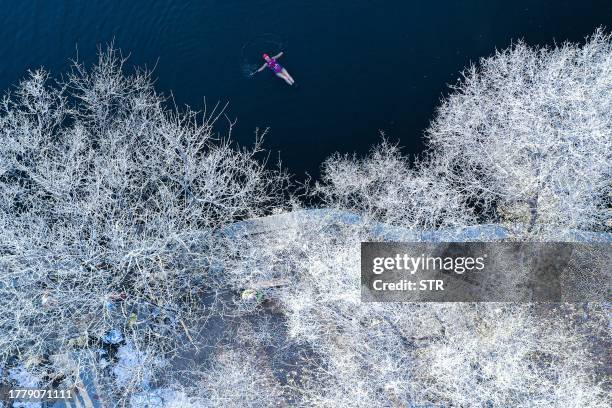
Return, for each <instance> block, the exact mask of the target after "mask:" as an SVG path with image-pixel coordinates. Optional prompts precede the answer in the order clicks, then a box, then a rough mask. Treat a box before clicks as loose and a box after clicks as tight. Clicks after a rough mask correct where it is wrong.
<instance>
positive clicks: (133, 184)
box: [0, 49, 285, 381]
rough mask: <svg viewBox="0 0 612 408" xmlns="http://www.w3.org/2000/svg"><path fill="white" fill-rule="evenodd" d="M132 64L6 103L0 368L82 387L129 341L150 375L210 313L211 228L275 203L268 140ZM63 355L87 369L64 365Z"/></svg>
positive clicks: (35, 79)
mask: <svg viewBox="0 0 612 408" xmlns="http://www.w3.org/2000/svg"><path fill="white" fill-rule="evenodd" d="M124 62H125V60H124V59H123V58H122V57H121V56H120V54H119V53H118V52H117V51H115V50H113V49H108V50H107V51H106V52H101V53H100V56H99V61H98V62H97V64H95V65H94V66H93V67H92V68H91V69H87V68H86V67H84V66H83V65H81V64H78V63H77V64H75V65H74V67H73V70H72V71H71V72H70V73H69V75H68V76H67V77H66V78H65V79H64V80H62V81H54V80H53V79H52V78H51V76H50V75H49V74H48V73H47V72H45V71H43V70H37V71H35V72H31V73H30V74H29V76H28V77H27V78H26V79H25V80H23V81H22V82H21V83H20V84H19V86H17V88H16V90H15V91H14V92H12V93H10V94H7V95H6V96H5V97H4V98H3V100H2V103H1V105H0V311H1V312H0V363H4V364H0V368H1V366H2V365H4V366H7V368H8V367H9V366H14V365H16V364H19V363H24V364H26V365H27V366H28V367H32V369H36V370H39V372H40V373H43V374H44V373H47V374H48V377H46V378H47V379H52V378H54V376H55V375H58V374H61V375H63V376H64V377H66V378H68V379H69V380H72V381H76V378H77V377H78V375H79V374H81V373H82V372H83V370H85V369H92V366H91V365H89V363H90V362H91V361H90V360H91V359H95V357H96V356H95V355H94V354H95V353H94V352H93V350H94V349H96V348H99V347H100V345H101V344H102V342H103V341H106V342H110V343H116V342H121V341H122V339H125V338H127V340H128V341H129V343H130V344H132V345H133V347H134V348H135V349H137V350H138V351H139V353H141V354H143V355H146V356H147V358H144V359H143V360H144V361H147V364H145V365H143V367H142V370H143V371H146V370H150V369H151V367H153V366H154V364H153V363H154V360H155V359H158V358H160V357H164V356H166V355H168V354H172V353H173V352H174V351H175V350H176V349H177V347H179V346H180V345H181V344H184V343H186V342H188V340H185V339H188V338H189V329H190V327H191V323H192V322H193V321H195V320H196V319H198V318H199V317H200V315H201V305H200V303H201V299H200V296H199V295H200V293H201V291H202V290H203V289H204V288H205V287H206V285H207V284H209V283H210V282H209V280H208V278H207V270H208V268H209V266H210V265H211V264H212V263H213V262H214V261H215V257H216V254H217V253H216V249H215V248H217V246H218V242H219V239H218V238H213V235H214V234H215V230H216V229H217V228H218V227H219V226H221V225H224V224H226V223H228V222H232V221H236V220H239V219H243V218H248V217H253V216H258V215H261V214H264V213H265V212H266V211H269V210H270V209H271V208H272V206H275V205H277V204H278V203H279V191H280V190H279V189H280V188H281V187H282V183H283V181H284V179H285V178H284V176H283V175H282V174H280V173H278V172H274V171H270V170H267V169H266V166H265V163H264V162H263V161H261V160H258V158H257V155H258V152H259V151H260V141H261V139H260V138H257V141H256V143H255V147H254V148H253V149H251V150H247V149H238V148H234V147H232V146H231V145H230V143H229V142H228V141H227V139H225V138H221V137H220V136H218V134H217V133H216V132H215V130H214V129H213V125H214V124H215V121H216V120H217V119H218V118H219V117H222V113H223V112H222V111H219V110H218V109H217V110H216V111H213V112H204V115H202V114H197V113H196V112H192V111H190V110H187V111H185V112H182V113H180V112H178V111H177V110H176V109H174V108H172V107H168V101H166V100H164V98H163V97H161V96H160V95H158V94H157V93H156V92H155V91H154V89H153V86H152V80H151V77H150V73H148V72H142V71H136V72H135V73H134V74H132V75H127V74H125V73H124V69H123V64H124ZM229 128H230V130H231V123H230V124H229ZM185 335H186V336H187V337H185ZM88 351H91V353H89V354H88ZM59 355H61V356H64V357H66V356H68V357H70V358H77V360H79V359H80V360H79V361H78V364H73V366H74V365H76V366H77V367H78V369H77V370H64V372H60V373H58V371H62V370H59V368H58V367H57V365H54V363H53V361H57V360H58V356H59ZM15 358H17V359H15ZM60 360H61V359H60ZM98 366H99V365H96V367H98ZM148 374H150V373H148ZM136 377H137V376H136ZM60 378H61V377H60Z"/></svg>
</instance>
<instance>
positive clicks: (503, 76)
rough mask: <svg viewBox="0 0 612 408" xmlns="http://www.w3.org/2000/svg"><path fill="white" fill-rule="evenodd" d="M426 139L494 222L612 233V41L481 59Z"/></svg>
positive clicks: (519, 47)
mask: <svg viewBox="0 0 612 408" xmlns="http://www.w3.org/2000/svg"><path fill="white" fill-rule="evenodd" d="M452 89H453V92H452V93H451V94H450V95H449V96H448V97H447V98H446V99H445V100H444V101H443V103H442V105H441V106H440V108H439V109H438V112H437V115H436V116H435V119H434V120H433V122H432V124H431V126H430V128H429V129H428V131H427V139H428V143H429V145H430V147H431V149H432V150H433V154H434V155H435V156H436V166H437V168H439V169H442V171H443V173H444V177H445V178H446V180H447V182H449V183H451V184H452V185H453V186H454V187H455V188H456V189H457V190H458V191H459V192H460V194H461V196H462V199H464V200H466V202H470V203H472V204H474V205H477V206H478V208H479V211H480V212H481V214H484V215H486V216H487V217H488V219H489V220H493V221H499V220H501V221H515V222H521V223H523V224H524V225H525V226H526V227H527V229H528V230H538V229H542V228H544V229H546V228H548V229H551V228H562V229H565V228H581V229H587V230H605V229H609V228H610V212H609V208H610V204H611V199H610V197H611V194H612V190H611V184H610V177H611V176H612V172H611V169H612V167H611V165H610V164H611V163H612V37H611V36H610V34H606V33H605V32H604V31H603V30H601V29H600V30H598V31H596V33H595V34H594V35H592V36H591V37H589V38H587V39H586V42H585V43H584V44H581V45H580V44H573V43H565V44H563V45H560V46H556V47H554V48H532V47H529V46H528V45H526V44H525V43H523V42H518V43H517V44H515V45H513V46H512V47H510V48H508V49H506V50H503V51H498V52H496V53H495V54H494V55H493V56H491V57H489V58H484V59H482V60H481V61H480V64H479V65H473V66H471V67H470V68H468V69H467V70H466V71H465V72H464V73H463V79H462V80H461V81H460V82H459V83H458V84H456V85H455V86H453V87H452Z"/></svg>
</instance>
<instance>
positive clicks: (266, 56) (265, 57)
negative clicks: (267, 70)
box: [262, 54, 270, 61]
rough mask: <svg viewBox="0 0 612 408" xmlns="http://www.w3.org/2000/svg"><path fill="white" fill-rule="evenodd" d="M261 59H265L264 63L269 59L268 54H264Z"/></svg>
mask: <svg viewBox="0 0 612 408" xmlns="http://www.w3.org/2000/svg"><path fill="white" fill-rule="evenodd" d="M262 57H263V59H265V60H266V61H267V60H269V59H270V56H268V54H264V55H262Z"/></svg>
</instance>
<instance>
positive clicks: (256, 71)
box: [251, 62, 268, 75]
mask: <svg viewBox="0 0 612 408" xmlns="http://www.w3.org/2000/svg"><path fill="white" fill-rule="evenodd" d="M266 65H268V63H267V62H264V63H263V65H262V66H261V67H259V69H257V70H255V71H253V72H251V75H255V74H256V73H258V72H261V71H263V70H264V69H266Z"/></svg>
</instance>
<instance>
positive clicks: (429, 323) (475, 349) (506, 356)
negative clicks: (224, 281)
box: [220, 214, 608, 408]
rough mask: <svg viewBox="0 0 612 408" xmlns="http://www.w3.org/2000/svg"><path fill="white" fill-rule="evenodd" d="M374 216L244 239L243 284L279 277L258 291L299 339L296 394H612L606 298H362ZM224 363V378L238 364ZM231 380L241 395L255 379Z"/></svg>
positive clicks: (538, 401) (451, 401)
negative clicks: (364, 255) (611, 389)
mask: <svg viewBox="0 0 612 408" xmlns="http://www.w3.org/2000/svg"><path fill="white" fill-rule="evenodd" d="M368 224H369V223H368V222H367V220H366V221H365V222H364V223H356V224H343V223H336V222H335V221H334V217H333V215H332V214H330V217H329V218H325V217H322V218H319V219H318V220H314V219H309V220H308V219H303V220H301V221H300V220H299V219H293V221H291V220H289V221H288V222H285V223H284V224H283V226H284V228H282V229H280V230H276V231H275V233H274V234H266V235H261V234H258V235H257V236H256V237H253V238H252V239H251V242H250V243H249V242H243V243H242V246H241V249H242V251H243V254H244V258H242V259H240V258H239V259H237V263H236V265H235V266H234V267H233V268H232V271H233V272H232V279H233V284H234V285H235V286H237V287H243V288H248V287H261V282H282V284H279V285H278V286H274V287H268V288H264V289H261V290H260V293H261V296H262V297H263V298H265V299H267V302H269V303H271V304H273V305H274V307H275V308H276V310H277V311H281V312H282V314H283V317H284V319H285V321H286V322H285V325H286V339H284V340H283V343H282V345H281V344H273V345H272V346H271V347H270V349H271V350H274V352H276V350H277V349H279V348H281V347H287V348H299V349H300V350H301V353H299V355H300V358H299V359H297V362H296V364H295V368H294V367H293V366H292V370H295V373H294V375H291V376H290V377H289V380H288V381H287V384H286V385H285V387H284V388H285V390H286V394H290V395H291V396H293V398H294V399H293V401H294V403H293V405H296V406H303V407H312V406H315V407H373V406H384V407H411V406H436V407H438V406H457V407H463V406H466V407H467V406H487V407H509V406H513V407H514V406H535V407H557V406H575V407H578V406H584V407H602V408H603V407H605V406H606V405H607V395H606V389H605V385H604V384H602V381H603V380H604V378H605V375H604V374H603V372H601V371H600V373H599V374H598V372H597V370H598V369H599V370H602V369H604V367H605V362H604V361H600V357H602V351H601V348H600V347H601V344H603V343H600V342H604V341H605V338H606V337H607V334H606V333H607V330H608V322H607V321H608V319H607V315H606V313H607V311H606V308H605V307H601V306H600V305H597V304H593V305H578V306H577V307H576V306H574V305H565V306H562V307H559V308H558V309H557V307H553V306H547V305H541V306H538V305H532V304H513V303H487V304H474V303H419V302H405V303H400V302H396V303H393V302H391V303H385V302H371V303H368V302H363V301H362V300H361V271H360V252H359V246H360V243H361V242H363V241H368V240H371V239H372V236H371V235H370V234H369V233H368V228H367V225H368ZM257 311H258V312H259V313H261V314H264V313H265V310H264V306H262V305H260V306H259V307H258V310H256V312H257ZM598 349H599V352H598V351H597V350H598ZM290 361H293V360H290ZM281 367H283V366H281ZM224 369H225V370H227V371H226V372H225V373H224V374H223V375H222V376H221V375H220V377H223V378H232V377H233V376H234V375H235V373H236V372H238V371H239V370H240V368H239V367H235V368H232V367H229V366H225V367H224ZM261 375H263V373H262V374H261ZM278 377H281V375H280V374H279V375H278ZM234 384H235V385H234V386H235V387H240V389H239V390H236V391H235V395H244V393H245V390H248V389H249V386H248V384H253V383H249V382H247V383H246V384H244V385H239V384H238V383H234Z"/></svg>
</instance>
